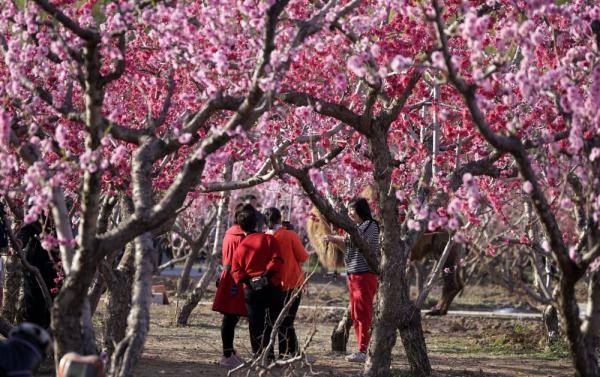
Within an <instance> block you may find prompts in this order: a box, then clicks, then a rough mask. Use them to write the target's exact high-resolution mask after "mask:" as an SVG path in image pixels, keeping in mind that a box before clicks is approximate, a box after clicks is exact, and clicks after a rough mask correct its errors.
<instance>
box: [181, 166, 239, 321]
mask: <svg viewBox="0 0 600 377" xmlns="http://www.w3.org/2000/svg"><path fill="white" fill-rule="evenodd" d="M232 174H233V161H231V160H230V161H229V162H228V163H227V165H225V169H224V172H223V179H224V181H225V182H227V181H230V180H231V177H232ZM230 197H231V194H230V192H229V191H225V192H223V196H222V197H221V200H220V201H219V208H218V210H217V222H216V225H215V226H216V231H215V240H214V243H213V250H212V252H211V254H210V256H209V261H208V267H207V269H206V272H205V273H204V274H203V275H202V278H201V279H200V281H199V282H198V284H197V285H196V287H195V288H194V290H193V291H192V292H190V294H189V295H188V297H187V299H186V300H185V303H184V304H183V306H182V308H181V311H180V312H179V314H178V315H177V324H178V325H180V326H183V325H187V323H188V320H189V318H190V315H191V314H192V311H193V310H194V308H195V307H196V306H197V305H198V303H199V302H200V300H201V299H202V296H203V295H204V292H206V288H208V284H210V282H212V281H213V280H214V276H215V272H216V271H217V266H218V264H219V259H220V257H221V245H222V243H223V235H224V234H225V231H226V230H227V218H228V216H229V211H228V209H229V198H230Z"/></svg>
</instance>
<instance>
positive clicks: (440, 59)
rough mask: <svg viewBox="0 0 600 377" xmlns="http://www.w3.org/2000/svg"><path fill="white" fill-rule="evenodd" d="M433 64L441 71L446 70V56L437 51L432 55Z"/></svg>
mask: <svg viewBox="0 0 600 377" xmlns="http://www.w3.org/2000/svg"><path fill="white" fill-rule="evenodd" d="M431 64H432V65H433V66H434V67H436V68H439V69H441V70H445V69H446V62H445V61H444V55H443V54H442V52H441V51H435V52H434V53H433V54H431Z"/></svg>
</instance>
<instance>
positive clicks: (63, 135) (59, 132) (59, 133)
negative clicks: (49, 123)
mask: <svg viewBox="0 0 600 377" xmlns="http://www.w3.org/2000/svg"><path fill="white" fill-rule="evenodd" d="M54 137H55V138H56V141H57V142H58V145H59V146H60V147H61V148H65V147H66V146H67V129H66V128H65V126H63V125H62V124H59V125H58V126H57V127H56V130H55V131H54Z"/></svg>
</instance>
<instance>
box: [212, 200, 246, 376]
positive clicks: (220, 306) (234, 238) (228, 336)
mask: <svg viewBox="0 0 600 377" xmlns="http://www.w3.org/2000/svg"><path fill="white" fill-rule="evenodd" d="M246 207H250V205H248V204H246V205H241V206H240V205H238V206H237V207H236V214H237V213H238V212H239V211H240V210H242V209H244V208H246ZM244 237H245V233H244V231H243V230H242V228H240V226H239V225H238V224H237V223H234V224H233V226H232V227H231V228H229V229H227V232H225V237H224V238H223V247H222V265H223V271H222V272H221V276H220V277H219V280H218V281H217V292H216V293H215V300H214V302H213V306H212V310H214V311H217V312H220V313H222V314H223V322H222V323H221V340H222V341H223V356H222V357H221V360H219V365H221V366H224V367H228V368H235V367H236V366H238V365H240V364H241V363H243V360H242V359H241V358H240V357H239V356H237V355H236V352H235V349H234V348H233V339H234V337H235V327H236V326H237V323H238V321H239V320H240V316H244V317H246V316H248V311H247V310H246V304H245V303H244V290H243V289H242V288H241V287H240V286H238V285H237V284H236V283H235V282H234V281H233V277H232V276H231V264H232V260H233V252H234V250H235V249H236V247H237V246H238V245H239V244H240V243H241V242H242V240H243V239H244Z"/></svg>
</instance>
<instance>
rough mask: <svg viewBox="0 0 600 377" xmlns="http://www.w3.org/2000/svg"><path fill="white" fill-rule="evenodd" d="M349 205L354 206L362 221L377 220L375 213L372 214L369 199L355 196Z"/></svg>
mask: <svg viewBox="0 0 600 377" xmlns="http://www.w3.org/2000/svg"><path fill="white" fill-rule="evenodd" d="M348 207H349V208H350V207H352V209H354V211H356V214H357V215H358V217H360V219H361V220H362V221H367V220H371V221H375V219H374V218H373V215H372V214H371V208H370V207H369V202H367V199H365V198H361V197H358V198H354V199H352V200H351V201H350V203H348ZM375 222H376V221H375Z"/></svg>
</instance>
